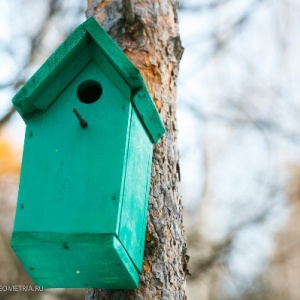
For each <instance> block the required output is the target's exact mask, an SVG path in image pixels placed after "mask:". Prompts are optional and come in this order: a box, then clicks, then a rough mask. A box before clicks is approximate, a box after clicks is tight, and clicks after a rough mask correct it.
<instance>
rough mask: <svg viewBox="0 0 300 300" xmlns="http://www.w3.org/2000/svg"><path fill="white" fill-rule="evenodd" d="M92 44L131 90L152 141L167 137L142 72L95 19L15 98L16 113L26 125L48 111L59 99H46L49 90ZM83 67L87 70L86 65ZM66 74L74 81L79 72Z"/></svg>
mask: <svg viewBox="0 0 300 300" xmlns="http://www.w3.org/2000/svg"><path fill="white" fill-rule="evenodd" d="M91 42H92V43H94V44H95V45H96V46H97V48H99V50H100V51H101V53H102V54H103V55H104V56H105V57H106V59H107V60H108V61H109V62H110V63H111V65H112V66H113V68H115V70H116V71H117V72H118V74H119V75H120V76H121V77H122V78H123V79H124V80H125V82H126V83H127V84H128V86H129V87H130V89H131V101H132V102H133V104H134V107H135V109H136V111H137V113H138V115H139V116H140V119H141V121H142V122H143V124H144V126H145V127H146V129H147V132H148V135H149V137H150V139H151V140H152V142H153V143H156V142H157V141H158V140H159V139H160V137H161V136H162V135H163V134H164V132H165V127H164V124H163V122H162V120H161V119H160V116H159V113H158V111H157V109H156V106H155V104H154V102H153V100H152V98H151V96H150V94H149V92H148V90H147V87H146V84H145V82H144V80H143V78H142V76H141V74H140V71H139V70H138V69H137V67H136V66H135V65H134V64H133V63H132V62H131V61H130V60H129V59H128V57H127V56H126V55H125V54H124V53H123V51H122V50H121V49H120V48H119V46H118V45H117V44H116V42H115V41H114V40H113V39H112V38H111V37H110V36H109V35H108V33H107V32H106V31H105V30H104V29H103V28H102V27H101V25H100V24H99V23H98V22H97V21H96V20H95V18H94V17H91V18H89V19H87V20H86V21H85V22H83V23H82V24H81V25H79V26H78V27H77V28H76V29H75V30H74V31H73V32H72V33H71V34H70V35H69V36H68V37H67V38H66V39H65V41H63V43H62V44H61V45H60V46H59V47H58V48H57V49H56V50H55V51H54V52H53V53H52V54H51V56H50V57H49V58H48V59H47V60H46V61H45V62H44V63H43V64H42V66H41V67H40V68H39V69H38V70H37V71H36V72H35V73H34V74H33V76H32V77H31V78H30V79H29V80H28V81H27V82H26V83H25V84H24V86H23V87H22V88H21V89H20V90H19V91H18V92H17V94H16V95H15V96H14V97H13V99H12V102H13V105H14V106H15V108H16V110H17V111H18V113H19V114H20V115H21V117H22V118H23V120H24V122H25V123H27V122H28V120H29V119H30V118H31V116H32V115H33V114H34V112H35V111H37V110H42V111H43V110H44V111H45V110H46V109H47V108H48V106H49V105H50V104H51V103H52V102H53V101H55V99H56V97H55V98H54V96H53V97H52V98H51V97H47V96H44V91H45V88H46V87H48V86H50V85H51V84H52V82H53V81H54V79H55V78H56V76H57V75H60V76H61V74H62V73H63V72H65V70H64V69H65V67H66V66H68V65H69V64H70V63H71V62H72V61H74V60H75V61H76V56H77V55H81V52H83V50H84V49H85V48H86V47H87V46H88V45H89V44H90V43H91ZM77 61H78V60H77ZM76 63H79V62H76ZM74 64H75V63H74ZM81 64H82V67H84V65H83V63H81ZM77 69H78V70H77V71H78V72H79V71H80V70H81V69H80V67H77ZM71 71H73V69H72V70H71ZM66 74H67V76H69V77H67V80H68V81H71V80H73V78H74V77H75V76H77V73H76V74H75V73H74V72H68V73H66ZM72 76H73V77H72ZM55 88H56V89H57V91H56V94H57V95H58V94H59V93H60V92H61V91H62V90H63V88H64V85H62V84H61V86H59V87H57V84H56V85H55ZM51 90H52V91H53V90H54V89H53V88H52V86H51ZM51 95H52V94H51ZM41 98H42V99H41ZM45 99H46V100H45ZM49 99H50V100H49ZM47 101H48V102H47Z"/></svg>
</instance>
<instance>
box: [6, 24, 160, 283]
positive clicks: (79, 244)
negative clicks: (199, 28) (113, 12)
mask: <svg viewBox="0 0 300 300" xmlns="http://www.w3.org/2000/svg"><path fill="white" fill-rule="evenodd" d="M13 103H14V104H15V106H16V108H17V109H18V111H19V112H20V114H21V116H22V117H23V119H24V121H25V122H26V125H27V127H26V135H25V143H24V153H23V161H22V171H21V179H20V188H19V195H18V203H17V208H16V217H15V225H14V231H13V236H12V241H11V245H12V247H13V249H14V251H15V253H16V254H17V256H18V257H19V258H20V260H21V262H22V264H23V266H24V268H25V269H26V270H27V272H28V273H29V275H30V276H31V278H32V279H33V280H34V282H35V283H36V284H38V285H41V286H44V287H73V288H76V287H94V288H110V289H118V288H125V289H128V288H135V287H137V285H138V280H139V273H140V272H141V271H142V263H143V254H144V245H145V230H146V224H147V208H148V198H149V185H150V175H151V161H152V150H153V147H152V144H153V143H154V142H155V141H157V140H158V138H159V137H160V136H161V135H162V134H163V132H164V127H163V125H162V123H161V121H160V119H159V116H158V113H157V111H156V109H155V106H154V104H153V102H152V100H151V98H150V97H149V94H148V92H147V90H146V87H145V85H144V82H143V81H142V79H141V76H140V74H139V72H137V70H136V68H135V67H134V66H133V65H132V64H131V63H130V61H129V60H128V59H127V58H126V57H125V55H124V54H123V53H122V51H121V50H120V49H119V48H118V47H117V45H116V44H114V43H113V41H112V40H111V39H110V38H109V36H108V35H107V34H106V33H105V32H104V31H103V30H102V28H101V27H100V26H99V25H98V24H97V22H96V21H95V20H94V19H89V20H87V21H86V22H85V23H84V24H83V25H81V26H79V27H78V28H77V29H76V30H75V31H74V33H73V34H72V35H71V36H70V37H69V38H68V39H67V40H66V41H65V42H64V43H63V44H62V45H61V46H60V48H59V49H58V50H57V51H56V52H55V53H54V54H53V55H52V56H51V57H50V58H49V59H48V60H47V61H46V62H45V64H44V65H43V66H42V67H41V69H40V70H39V71H38V72H37V73H36V74H35V75H34V76H33V77H32V78H31V79H30V80H29V81H28V83H26V84H25V86H24V87H23V88H22V89H21V90H20V92H19V93H18V94H17V95H16V96H15V98H14V99H13Z"/></svg>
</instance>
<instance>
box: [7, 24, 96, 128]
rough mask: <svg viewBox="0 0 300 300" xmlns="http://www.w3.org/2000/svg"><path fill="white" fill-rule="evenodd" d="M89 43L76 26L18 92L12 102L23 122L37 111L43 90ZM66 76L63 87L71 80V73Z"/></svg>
mask: <svg viewBox="0 0 300 300" xmlns="http://www.w3.org/2000/svg"><path fill="white" fill-rule="evenodd" d="M90 42H91V39H90V37H89V35H88V34H87V32H86V31H85V30H84V28H83V26H82V25H80V26H78V27H77V28H76V29H75V30H74V32H73V33H72V34H71V35H70V36H69V37H68V38H67V39H66V40H65V41H64V43H63V44H61V45H60V46H59V48H58V49H57V50H56V51H55V52H54V53H53V54H52V55H51V56H50V57H49V58H48V59H47V61H46V62H45V63H44V64H43V66H42V67H41V68H40V69H39V70H38V71H37V72H36V73H35V74H34V75H33V76H32V77H31V78H30V79H29V80H28V81H27V83H26V84H25V85H24V86H23V87H22V88H21V89H20V90H19V92H18V93H17V94H16V95H15V97H14V98H13V100H12V101H13V104H14V106H15V107H16V109H17V111H18V112H19V114H20V115H21V117H22V118H23V119H24V121H25V122H27V121H28V120H29V119H30V117H31V116H32V114H33V113H34V112H35V111H36V110H37V108H36V107H35V103H36V101H38V99H39V98H40V96H41V95H42V94H43V92H44V91H45V89H46V88H48V86H49V85H50V84H51V83H52V81H53V80H54V79H55V78H56V77H57V76H58V74H60V73H61V72H62V71H64V70H65V68H66V67H68V66H69V65H70V64H72V62H75V61H76V62H78V54H79V53H81V52H82V51H83V50H84V49H85V48H86V46H87V45H88V44H89V43H90ZM73 65H74V63H73ZM71 69H72V67H71ZM66 75H69V76H70V77H68V78H65V79H64V80H63V83H64V86H65V85H66V84H67V82H66V81H70V80H72V78H73V77H72V76H73V73H72V72H68V73H67V74H66ZM75 75H76V74H75ZM59 92H60V91H59V90H58V91H57V92H56V94H59ZM53 100H54V99H50V101H49V102H50V103H51V102H52V101H53ZM50 103H49V104H50Z"/></svg>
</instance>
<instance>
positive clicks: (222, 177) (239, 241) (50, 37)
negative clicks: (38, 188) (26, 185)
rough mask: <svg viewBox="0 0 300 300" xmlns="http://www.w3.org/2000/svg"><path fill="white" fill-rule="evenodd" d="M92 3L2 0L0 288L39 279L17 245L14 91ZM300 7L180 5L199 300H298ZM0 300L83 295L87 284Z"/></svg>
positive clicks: (186, 177)
mask: <svg viewBox="0 0 300 300" xmlns="http://www.w3.org/2000/svg"><path fill="white" fill-rule="evenodd" d="M85 9H86V3H85V1H84V0H72V1H70V0H64V1H62V0H42V1H34V0H26V1H25V0H1V1H0V285H22V284H24V285H26V284H32V282H31V281H30V279H29V278H28V277H27V275H26V273H25V272H24V271H23V269H22V266H21V265H20V263H19V262H18V260H17V259H16V258H15V256H14V255H13V253H12V251H11V250H10V246H9V240H10V235H11V231H12V226H13V218H14V210H15V205H16V198H17V191H18V180H19V172H20V162H21V153H22V144H23V136H24V129H25V126H24V124H23V121H22V120H21V118H20V116H19V115H18V114H16V113H15V112H14V109H13V108H12V105H11V98H12V97H13V95H14V94H15V93H16V91H17V90H18V89H19V88H20V87H21V86H22V85H23V84H24V82H26V81H27V80H28V79H29V78H30V76H31V75H32V74H33V73H34V72H35V71H36V70H37V69H38V68H39V67H40V65H41V64H42V63H43V61H44V60H45V59H46V58H47V57H48V56H49V55H50V54H51V53H52V52H53V50H54V49H55V48H56V47H57V46H58V45H59V44H60V43H61V42H62V41H63V40H64V39H65V38H66V37H67V36H68V35H69V33H70V32H71V31H72V30H73V29H74V28H75V27H76V26H78V25H79V24H80V23H81V22H83V21H84V20H85V15H84V11H85ZM299 13H300V2H299V1H298V0H193V1H192V0H186V1H183V0H182V1H181V2H180V9H179V17H180V32H181V38H182V42H183V46H184V47H185V52H184V55H183V58H182V62H181V65H180V76H179V82H178V114H177V115H178V121H179V147H180V153H181V179H182V181H181V193H182V196H183V203H184V208H185V210H184V214H185V218H184V220H185V229H186V234H187V237H188V251H189V255H190V257H191V259H190V264H189V269H190V272H191V276H190V277H189V280H188V284H187V295H188V299H189V300H200V299H201V300H230V299H232V300H234V299H241V300H250V299H255V300H256V299H257V300H268V299H272V300H277V299H278V300H299V299H300V226H299V225H298V220H299V219H300V118H299V117H300V100H299V94H300V84H299V83H297V80H298V79H297V78H299V79H300V59H299V53H300V34H299V32H300V18H299ZM299 222H300V221H299ZM0 299H1V300H4V299H5V300H14V299H18V300H31V299H36V300H58V299H66V300H67V299H83V291H82V290H67V289H50V290H45V291H43V292H38V293H30V292H26V293H25V292H23V293H22V292H20V293H17V292H4V291H2V292H0Z"/></svg>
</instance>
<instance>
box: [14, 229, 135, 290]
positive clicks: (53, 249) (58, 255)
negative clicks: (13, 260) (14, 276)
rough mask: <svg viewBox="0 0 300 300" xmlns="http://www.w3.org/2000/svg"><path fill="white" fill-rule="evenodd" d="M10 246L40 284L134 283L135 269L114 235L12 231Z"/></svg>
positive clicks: (103, 285) (126, 286)
mask: <svg viewBox="0 0 300 300" xmlns="http://www.w3.org/2000/svg"><path fill="white" fill-rule="evenodd" d="M12 248H13V249H14V251H15V252H16V253H17V255H18V256H19V257H20V258H21V259H22V263H23V266H24V268H25V269H26V271H27V272H28V274H29V275H30V277H31V278H32V279H33V280H34V282H35V284H37V285H40V286H43V287H44V288H52V287H61V288H74V287H77V288H112V287H114V288H116V289H133V288H136V287H137V286H138V280H139V276H138V272H137V271H136V269H135V268H134V266H133V265H132V263H131V260H130V258H129V257H128V255H127V253H126V251H125V249H124V247H123V246H122V244H121V243H120V242H119V240H118V238H116V237H115V236H114V235H108V234H107V235H103V234H65V233H48V232H46V233H39V232H28V233H26V234H25V233H22V232H20V233H19V232H15V233H13V237H12ZM120 278H122V280H120Z"/></svg>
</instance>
